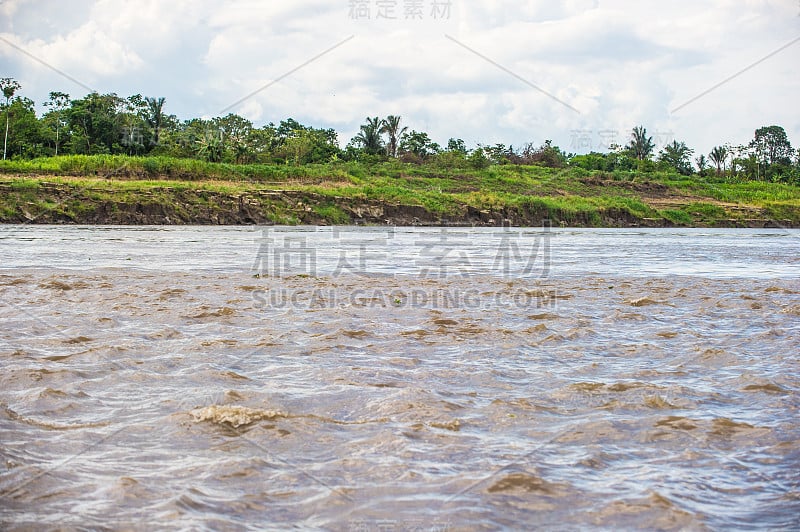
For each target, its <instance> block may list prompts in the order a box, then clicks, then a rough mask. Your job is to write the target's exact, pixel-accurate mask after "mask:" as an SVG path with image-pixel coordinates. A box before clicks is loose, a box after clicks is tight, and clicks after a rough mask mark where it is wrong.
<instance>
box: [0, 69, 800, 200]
mask: <svg viewBox="0 0 800 532" xmlns="http://www.w3.org/2000/svg"><path fill="white" fill-rule="evenodd" d="M0 88H2V90H3V94H4V96H5V103H4V104H2V107H1V108H0V109H1V110H2V112H3V114H4V115H5V116H4V118H5V119H6V125H7V126H8V127H7V135H5V137H4V155H3V159H6V158H11V159H33V158H40V157H46V156H54V155H59V154H62V155H67V154H70V155H132V156H142V155H150V156H163V157H170V158H180V159H194V160H202V161H206V162H224V163H228V164H241V165H249V164H254V163H256V164H268V165H279V164H283V165H307V164H324V163H332V162H336V161H361V162H367V163H375V162H380V161H386V160H389V159H399V160H401V161H403V162H409V163H415V164H425V165H433V166H435V167H446V166H452V167H454V168H464V167H468V168H475V169H482V168H487V167H489V166H492V165H506V164H512V165H536V166H546V167H551V168H562V167H566V166H573V167H578V168H582V169H585V170H600V171H605V172H636V173H639V174H642V173H645V174H648V173H654V172H676V173H679V174H681V175H686V176H688V175H698V176H700V177H706V176H709V175H711V174H713V175H716V176H724V177H727V178H730V179H733V180H757V181H774V182H784V183H792V184H799V183H800V150H798V151H795V150H794V149H793V148H792V146H791V143H790V142H789V139H788V138H787V136H786V132H785V131H784V130H783V128H782V127H780V126H767V127H762V128H760V129H758V130H756V132H755V135H754V138H753V140H752V141H751V142H750V143H748V144H747V145H743V146H730V145H720V146H717V147H715V148H714V149H713V150H712V151H711V152H710V153H709V154H697V157H695V153H694V151H693V150H692V149H691V148H689V147H688V146H687V145H686V144H685V143H683V142H678V141H677V140H676V141H673V142H672V143H671V144H669V145H667V146H664V148H663V149H662V150H660V151H659V152H658V153H655V145H654V143H653V140H652V137H648V135H647V131H646V130H645V129H644V128H643V127H636V128H634V130H633V131H632V134H631V139H630V142H629V143H628V144H627V145H625V146H620V145H612V146H610V149H609V151H608V152H607V153H595V152H593V153H589V154H585V155H574V154H567V153H564V151H562V150H561V149H560V148H559V147H558V146H554V145H552V144H551V142H550V141H546V142H545V143H544V144H542V145H540V146H536V145H532V144H526V145H523V146H521V147H517V148H514V147H512V146H506V145H504V144H495V145H492V146H487V145H481V144H479V145H478V146H476V147H474V148H471V149H470V148H468V147H467V146H466V145H465V143H464V141H463V140H460V139H458V138H451V139H449V140H448V142H447V144H446V145H445V146H441V145H439V144H438V143H436V142H434V141H433V140H432V139H430V137H429V136H428V134H427V133H425V132H420V131H415V130H409V129H408V128H407V127H405V126H403V125H402V120H401V118H400V117H399V116H389V117H387V118H385V119H380V118H378V117H368V118H367V119H366V122H365V124H364V125H362V126H361V130H360V132H359V133H358V134H357V135H356V136H355V137H354V138H353V139H352V140H351V141H350V142H349V143H348V144H347V146H346V147H345V148H341V147H340V145H339V139H338V137H337V133H336V131H334V130H333V129H318V128H315V127H312V126H308V125H303V124H301V123H299V122H297V121H296V120H294V119H291V118H289V119H286V120H283V121H281V122H280V123H279V124H278V125H275V124H273V123H269V124H267V125H265V126H263V127H255V126H254V125H253V124H252V123H251V122H250V121H249V120H247V119H245V118H243V117H241V116H238V115H235V114H228V115H226V116H223V117H216V118H212V119H208V120H206V119H202V118H192V119H189V120H179V119H178V118H177V117H176V116H174V115H170V114H167V112H166V110H165V107H166V102H165V99H164V98H148V97H142V96H141V95H138V94H137V95H134V96H130V97H128V98H122V97H119V96H117V95H116V94H98V93H91V94H88V95H86V96H84V97H83V98H80V99H71V98H70V96H69V95H68V94H64V93H61V92H52V93H50V99H49V100H48V101H47V102H45V103H44V105H45V107H46V109H47V112H46V113H44V115H42V116H37V115H36V112H35V109H34V102H33V101H32V100H30V99H29V98H25V97H22V96H20V95H18V94H17V93H18V92H20V91H21V87H20V85H19V84H18V83H17V82H16V81H14V80H13V79H10V78H4V79H0ZM191 167H192V165H191V164H190V163H187V168H191ZM242 171H243V172H245V173H246V172H247V171H246V170H242Z"/></svg>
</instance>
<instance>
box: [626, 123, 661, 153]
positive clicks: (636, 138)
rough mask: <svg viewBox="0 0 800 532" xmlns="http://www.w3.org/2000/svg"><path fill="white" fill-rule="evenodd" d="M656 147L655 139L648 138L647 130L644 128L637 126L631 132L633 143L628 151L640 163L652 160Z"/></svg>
mask: <svg viewBox="0 0 800 532" xmlns="http://www.w3.org/2000/svg"><path fill="white" fill-rule="evenodd" d="M655 147H656V145H655V144H653V137H648V136H647V130H646V129H645V128H644V127H642V126H636V127H635V128H633V131H632V132H631V142H630V144H628V150H630V152H631V154H632V155H633V156H634V157H635V158H636V159H638V160H640V161H645V160H648V159H650V156H651V155H652V154H653V149H655Z"/></svg>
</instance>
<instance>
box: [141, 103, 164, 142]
mask: <svg viewBox="0 0 800 532" xmlns="http://www.w3.org/2000/svg"><path fill="white" fill-rule="evenodd" d="M145 101H146V102H147V111H148V114H147V118H146V119H145V120H147V124H148V125H149V126H150V127H152V128H153V143H154V144H158V134H159V131H161V124H162V123H163V122H164V113H163V112H162V109H163V108H164V102H165V101H166V99H165V98H163V97H161V98H150V97H148V98H145Z"/></svg>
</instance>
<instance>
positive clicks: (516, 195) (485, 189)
mask: <svg viewBox="0 0 800 532" xmlns="http://www.w3.org/2000/svg"><path fill="white" fill-rule="evenodd" d="M59 159H61V158H49V159H43V160H39V161H40V162H39V164H38V165H37V164H36V163H35V162H27V161H23V162H16V161H12V162H6V163H3V164H2V165H0V223H43V224H125V225H129V224H131V225H138V224H154V225H162V224H168V225H171V224H201V225H207V224H231V225H242V224H286V225H297V224H318V225H332V224H354V225H357V224H365V225H453V226H459V225H472V226H501V225H512V226H539V225H541V223H542V220H551V221H552V223H554V224H557V225H563V226H573V227H636V226H642V227H672V226H685V227H753V228H761V227H800V188H798V187H795V186H791V185H785V184H779V183H763V182H743V183H730V182H725V181H724V180H715V179H712V178H700V177H697V176H694V177H684V176H677V175H665V174H655V173H650V174H620V173H607V172H588V171H584V170H580V169H576V168H567V169H553V168H543V167H529V166H512V165H508V166H494V167H490V168H487V169H480V170H477V169H471V168H470V169H464V168H432V167H427V166H418V165H412V164H402V163H398V162H390V163H381V164H375V165H362V164H359V163H331V164H329V165H308V166H301V167H282V166H278V167H275V166H265V165H264V166H258V165H241V166H237V165H212V164H209V163H201V162H198V161H190V162H186V161H182V160H169V159H167V160H164V159H162V158H152V159H147V158H139V159H137V158H120V157H107V158H105V159H103V158H102V157H97V156H95V157H86V158H84V159H80V158H76V157H74V156H73V157H69V158H63V159H61V161H60V162H59Z"/></svg>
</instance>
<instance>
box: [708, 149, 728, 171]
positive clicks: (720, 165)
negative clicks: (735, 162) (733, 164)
mask: <svg viewBox="0 0 800 532" xmlns="http://www.w3.org/2000/svg"><path fill="white" fill-rule="evenodd" d="M708 157H709V159H711V162H713V163H714V164H715V165H717V175H719V174H720V173H722V171H723V170H724V169H725V161H727V160H728V148H726V147H725V146H715V147H714V149H712V150H711V153H709V154H708Z"/></svg>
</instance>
